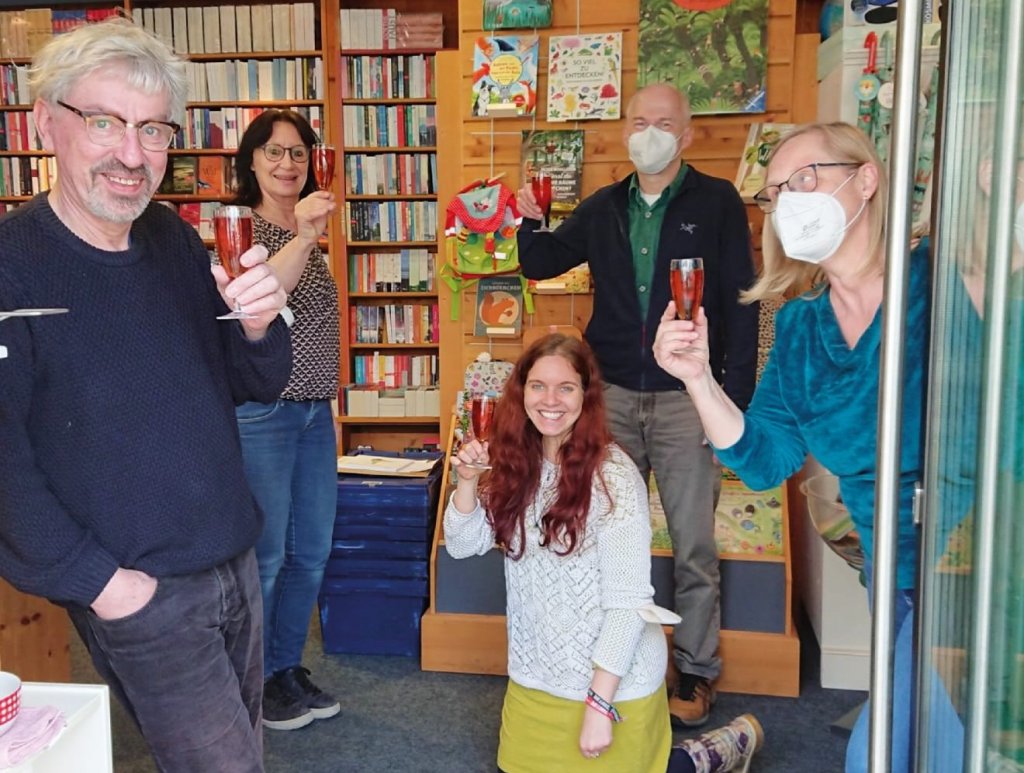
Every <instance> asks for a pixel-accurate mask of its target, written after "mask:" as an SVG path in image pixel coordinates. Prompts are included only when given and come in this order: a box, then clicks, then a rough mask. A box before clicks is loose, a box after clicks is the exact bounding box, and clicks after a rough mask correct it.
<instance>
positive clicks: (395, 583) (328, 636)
mask: <svg viewBox="0 0 1024 773" xmlns="http://www.w3.org/2000/svg"><path fill="white" fill-rule="evenodd" d="M426 608H427V583H426V580H422V581H415V580H373V579H351V578H346V579H331V580H327V581H325V582H324V585H323V587H322V588H321V590H320V630H321V632H322V634H323V642H324V652H327V653H345V654H353V655H405V656H409V657H415V656H417V655H418V654H419V651H420V618H421V617H422V616H423V612H424V610H425V609H426Z"/></svg>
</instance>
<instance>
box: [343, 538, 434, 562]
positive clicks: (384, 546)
mask: <svg viewBox="0 0 1024 773" xmlns="http://www.w3.org/2000/svg"><path fill="white" fill-rule="evenodd" d="M429 556H430V545H429V544H428V543H426V542H422V541H421V542H400V541H398V540H367V539H345V540H342V539H336V540H334V542H332V543H331V558H342V559H345V558H357V559H363V558H393V559H398V560H400V561H416V560H426V559H427V558H428V557H429Z"/></svg>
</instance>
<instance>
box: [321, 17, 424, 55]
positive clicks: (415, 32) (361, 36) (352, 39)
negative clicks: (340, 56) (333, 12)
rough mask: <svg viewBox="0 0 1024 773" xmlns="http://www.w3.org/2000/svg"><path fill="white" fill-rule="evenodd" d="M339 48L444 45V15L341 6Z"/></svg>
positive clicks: (380, 48) (368, 48) (377, 48)
mask: <svg viewBox="0 0 1024 773" xmlns="http://www.w3.org/2000/svg"><path fill="white" fill-rule="evenodd" d="M340 21H341V26H340V27H339V29H340V30H341V49H342V50H343V51H347V50H351V49H356V50H374V51H380V50H390V49H401V48H417V49H425V50H434V49H438V48H441V47H442V46H443V45H444V17H443V16H442V15H441V14H440V13H438V12H415V13H410V12H407V11H397V10H395V9H394V8H343V9H342V10H341V19H340Z"/></svg>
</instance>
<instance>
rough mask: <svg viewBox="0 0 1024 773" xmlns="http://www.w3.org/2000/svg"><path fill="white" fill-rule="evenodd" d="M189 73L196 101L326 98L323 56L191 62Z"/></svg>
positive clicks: (271, 100) (190, 94)
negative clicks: (321, 57)
mask: <svg viewBox="0 0 1024 773" xmlns="http://www.w3.org/2000/svg"><path fill="white" fill-rule="evenodd" d="M188 75H189V87H190V88H189V98H190V99H191V100H192V101H193V102H245V101H256V100H259V101H265V102H282V101H287V100H293V99H323V97H324V68H323V60H321V59H320V58H319V57H300V58H296V59H286V58H283V57H279V58H274V59H231V60H227V61H218V62H189V63H188Z"/></svg>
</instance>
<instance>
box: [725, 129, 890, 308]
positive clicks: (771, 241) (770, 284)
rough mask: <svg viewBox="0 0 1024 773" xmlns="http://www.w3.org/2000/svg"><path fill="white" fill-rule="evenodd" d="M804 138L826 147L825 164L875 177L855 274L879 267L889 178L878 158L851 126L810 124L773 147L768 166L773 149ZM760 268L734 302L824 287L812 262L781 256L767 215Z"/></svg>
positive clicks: (769, 297) (762, 236)
mask: <svg viewBox="0 0 1024 773" xmlns="http://www.w3.org/2000/svg"><path fill="white" fill-rule="evenodd" d="M810 134H816V135H817V136H819V137H821V139H822V140H823V141H824V143H825V147H826V148H828V151H829V153H830V158H829V159H828V160H831V161H849V162H851V163H855V164H861V165H863V164H872V165H873V166H874V167H875V169H876V170H877V172H878V187H877V188H875V192H874V193H873V194H872V196H871V198H870V199H869V200H868V203H867V206H866V207H865V211H864V217H866V218H867V220H868V223H869V225H870V229H871V230H870V232H869V235H868V250H867V255H866V256H865V258H864V265H863V266H862V267H861V271H862V273H864V274H869V273H871V272H872V271H876V270H880V269H881V267H882V246H883V245H884V243H885V208H886V203H887V201H888V198H889V178H888V175H887V174H886V171H885V167H884V166H883V165H882V162H881V161H879V159H878V154H877V153H876V152H875V148H874V145H872V144H871V141H870V140H869V139H868V137H867V135H865V134H864V132H862V131H861V130H860V129H858V128H857V127H856V126H852V125H850V124H848V123H844V122H842V121H837V122H835V123H811V124H806V125H804V126H800V127H797V128H796V129H794V130H793V131H791V132H790V133H789V134H787V135H786V136H785V137H783V138H782V140H781V141H780V142H779V144H778V145H776V146H775V148H774V150H772V153H771V156H769V158H768V165H769V166H771V162H772V160H773V159H774V158H775V156H776V155H777V154H778V152H779V150H781V149H782V148H783V147H785V146H786V145H787V144H788V143H790V142H792V141H793V140H795V139H797V138H798V137H804V136H807V135H810ZM761 249H762V254H763V258H764V261H763V265H762V268H761V272H760V274H759V276H758V278H757V281H756V282H754V285H753V286H752V287H751V288H750V289H749V290H746V291H745V292H743V293H741V295H740V299H741V300H742V301H743V302H745V303H752V302H753V301H760V300H767V299H771V298H781V297H783V296H785V295H786V294H787V293H789V292H790V291H792V290H799V291H802V290H806V289H807V288H808V287H812V286H815V285H822V286H824V282H825V272H823V271H822V270H821V268H820V267H819V266H817V265H814V264H812V263H806V262H804V261H801V260H793V259H792V258H790V257H787V256H786V253H785V251H784V250H783V249H782V242H780V241H779V237H778V236H777V235H776V233H775V229H774V228H773V227H772V218H771V216H770V215H769V216H768V217H766V218H765V219H764V230H763V232H762V235H761Z"/></svg>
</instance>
